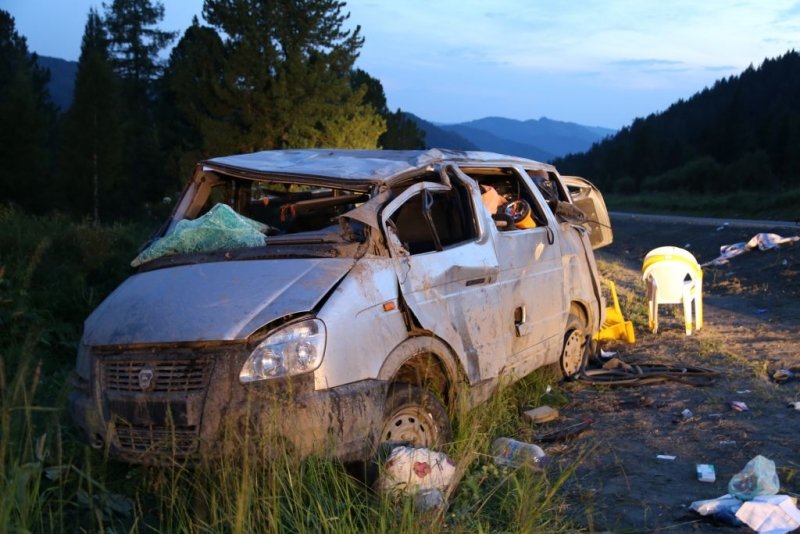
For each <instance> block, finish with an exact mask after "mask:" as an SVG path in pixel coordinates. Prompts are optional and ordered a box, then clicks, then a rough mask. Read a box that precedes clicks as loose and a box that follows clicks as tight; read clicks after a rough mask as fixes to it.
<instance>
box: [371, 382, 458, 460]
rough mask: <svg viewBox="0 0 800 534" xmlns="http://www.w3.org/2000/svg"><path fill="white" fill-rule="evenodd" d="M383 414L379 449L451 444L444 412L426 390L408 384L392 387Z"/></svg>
mask: <svg viewBox="0 0 800 534" xmlns="http://www.w3.org/2000/svg"><path fill="white" fill-rule="evenodd" d="M383 413H384V415H383V425H382V429H381V436H380V440H379V443H380V444H381V445H383V444H384V443H390V444H391V443H394V444H405V445H413V446H415V447H435V446H437V445H442V444H443V443H447V442H449V441H451V440H452V435H453V434H452V430H451V428H450V418H449V417H448V416H447V410H445V408H444V406H442V403H441V402H440V401H439V399H437V398H436V396H435V395H433V393H431V392H430V391H428V390H426V389H422V388H420V387H417V386H412V385H411V384H393V385H392V386H391V387H390V388H389V394H388V395H387V397H386V407H385V409H384V412H383Z"/></svg>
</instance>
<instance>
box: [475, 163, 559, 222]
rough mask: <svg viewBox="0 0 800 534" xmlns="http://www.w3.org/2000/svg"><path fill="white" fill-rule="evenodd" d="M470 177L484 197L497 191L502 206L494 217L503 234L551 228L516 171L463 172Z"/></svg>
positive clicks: (539, 206) (476, 170) (499, 169)
mask: <svg viewBox="0 0 800 534" xmlns="http://www.w3.org/2000/svg"><path fill="white" fill-rule="evenodd" d="M461 170H462V172H464V173H465V174H466V175H467V176H469V177H470V178H472V179H474V180H475V181H477V182H478V185H479V186H480V187H481V192H482V194H484V195H485V194H487V191H488V192H490V191H491V190H493V191H496V192H497V193H498V194H499V195H500V196H501V197H502V202H503V203H502V204H501V205H500V206H498V208H497V211H496V213H491V212H490V214H491V215H492V218H493V219H494V221H495V225H496V226H497V228H498V229H499V230H525V229H530V228H536V227H538V226H546V225H547V217H545V215H544V211H543V210H542V207H541V205H540V204H539V202H537V201H536V198H535V197H534V196H533V194H532V193H531V191H530V189H528V186H527V185H526V184H525V182H524V181H523V180H522V177H521V176H520V175H519V174H518V173H517V171H516V170H514V169H512V168H488V169H486V168H462V169H461Z"/></svg>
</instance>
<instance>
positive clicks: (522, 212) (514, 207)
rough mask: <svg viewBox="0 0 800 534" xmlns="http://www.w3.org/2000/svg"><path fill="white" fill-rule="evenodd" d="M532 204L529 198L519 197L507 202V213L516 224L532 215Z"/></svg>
mask: <svg viewBox="0 0 800 534" xmlns="http://www.w3.org/2000/svg"><path fill="white" fill-rule="evenodd" d="M530 213H531V205H530V204H528V201H527V200H524V199H519V200H515V201H513V202H509V203H508V204H506V215H508V216H509V217H511V220H512V221H513V222H514V223H515V224H516V223H518V222H520V221H523V220H525V217H527V216H528V215H530Z"/></svg>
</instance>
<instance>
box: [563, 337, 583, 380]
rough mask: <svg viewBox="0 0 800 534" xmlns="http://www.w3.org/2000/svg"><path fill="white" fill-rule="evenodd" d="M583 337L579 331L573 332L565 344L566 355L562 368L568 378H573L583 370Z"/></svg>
mask: <svg viewBox="0 0 800 534" xmlns="http://www.w3.org/2000/svg"><path fill="white" fill-rule="evenodd" d="M583 343H584V342H583V335H581V333H580V332H579V331H578V330H573V331H572V332H570V333H569V335H568V336H567V340H566V341H565V342H564V355H563V356H562V358H561V366H562V367H563V368H564V373H565V374H566V375H567V376H572V375H574V374H576V373H577V372H578V371H580V370H581V364H582V363H583Z"/></svg>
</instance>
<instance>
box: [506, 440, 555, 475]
mask: <svg viewBox="0 0 800 534" xmlns="http://www.w3.org/2000/svg"><path fill="white" fill-rule="evenodd" d="M492 455H493V456H494V463H496V464H497V465H505V466H510V467H522V466H528V467H534V468H541V467H544V466H545V465H547V464H548V462H549V461H550V459H549V458H548V457H547V455H546V454H545V452H544V451H543V450H542V448H541V447H539V446H538V445H534V444H533V443H525V442H524V441H517V440H515V439H511V438H497V439H496V440H494V442H492Z"/></svg>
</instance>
